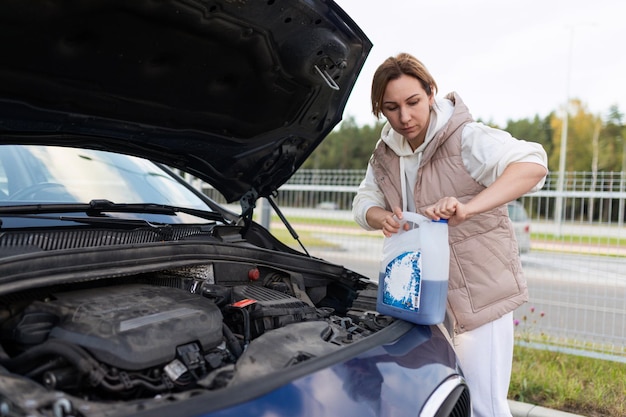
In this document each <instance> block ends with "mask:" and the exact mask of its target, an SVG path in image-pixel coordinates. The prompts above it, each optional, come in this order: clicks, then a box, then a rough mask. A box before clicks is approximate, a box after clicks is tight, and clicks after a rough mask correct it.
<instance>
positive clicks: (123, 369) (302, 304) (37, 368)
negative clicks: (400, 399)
mask: <svg viewBox="0 0 626 417" xmlns="http://www.w3.org/2000/svg"><path fill="white" fill-rule="evenodd" d="M207 271H208V272H207ZM251 271H252V272H251V276H252V279H248V280H246V281H244V282H235V283H229V282H223V283H219V280H216V279H214V278H213V277H212V275H213V266H212V265H208V266H201V267H198V268H194V269H193V270H190V269H189V268H181V269H178V270H172V271H161V272H158V273H150V274H140V275H137V276H132V277H123V278H117V279H109V280H106V281H94V282H91V281H88V282H84V283H81V285H79V286H77V285H76V284H74V285H73V286H72V287H71V289H70V288H69V287H67V286H63V285H58V286H53V287H48V288H40V289H36V290H33V291H31V292H28V293H16V294H12V295H8V296H2V297H1V298H2V299H1V300H0V301H1V303H0V304H1V305H2V307H0V366H2V367H5V368H6V369H7V370H9V371H10V372H12V373H13V374H17V375H21V376H23V377H24V378H26V379H28V380H29V381H34V382H35V383H36V384H38V385H40V386H42V387H44V388H45V389H46V390H57V391H62V392H65V393H69V394H71V395H73V396H76V397H80V398H83V399H88V400H119V399H133V398H135V399H140V398H150V397H153V396H155V395H162V394H166V393H173V392H174V393H175V392H185V391H192V390H197V389H202V390H216V389H220V388H222V387H227V386H232V385H234V384H239V383H243V382H245V381H248V380H250V379H251V378H254V377H255V375H259V374H263V373H265V374H267V373H268V372H271V371H272V370H276V369H282V368H284V367H285V366H289V365H293V364H297V363H299V362H302V361H304V360H307V359H309V358H312V357H318V356H321V355H324V354H325V353H328V352H333V351H336V350H337V349H340V348H341V347H342V346H345V345H348V344H350V343H353V342H354V341H356V340H358V339H359V338H363V337H365V336H367V335H369V334H372V333H373V332H375V331H377V330H379V329H382V328H383V327H385V326H387V325H388V324H389V322H390V320H391V319H390V318H388V317H384V316H379V315H377V314H376V313H375V312H374V310H375V287H371V288H368V287H367V286H366V287H365V288H363V290H362V291H360V292H359V296H357V297H356V299H355V300H354V302H353V303H352V307H351V308H350V310H349V311H346V312H341V314H339V312H337V311H336V310H335V309H334V308H332V307H331V306H330V304H331V303H325V302H318V303H317V305H316V304H314V303H313V301H311V299H310V298H309V296H308V295H307V293H306V292H305V291H303V290H302V288H301V285H299V284H298V279H296V278H294V277H292V276H290V275H289V274H285V273H282V272H280V271H271V270H268V271H263V273H262V274H260V275H264V276H265V278H264V279H259V280H257V279H256V274H257V273H259V271H258V269H255V268H252V269H251ZM207 274H208V275H210V276H211V278H210V279H207V278H206V275H207ZM77 287H78V288H77ZM326 298H328V297H326ZM324 304H329V305H327V306H326V305H324ZM294 333H297V334H301V335H304V336H302V340H301V341H300V342H298V341H293V340H292V339H293V337H291V336H292V335H293V334H294Z"/></svg>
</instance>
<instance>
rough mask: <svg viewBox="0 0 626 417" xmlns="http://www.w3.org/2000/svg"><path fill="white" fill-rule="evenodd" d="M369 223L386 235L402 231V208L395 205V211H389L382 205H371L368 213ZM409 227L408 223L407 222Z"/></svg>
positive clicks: (406, 225) (406, 226)
mask: <svg viewBox="0 0 626 417" xmlns="http://www.w3.org/2000/svg"><path fill="white" fill-rule="evenodd" d="M366 218H367V223H368V224H369V225H370V226H372V227H374V228H376V229H380V230H381V231H382V232H383V235H385V237H390V236H391V235H393V234H396V233H398V231H400V220H402V209H401V208H400V207H395V208H394V209H393V212H391V211H387V210H385V209H383V208H382V207H371V208H370V209H369V210H367V213H366ZM404 225H405V228H406V229H408V224H407V223H405V224H404Z"/></svg>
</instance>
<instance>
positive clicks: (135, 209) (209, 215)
mask: <svg viewBox="0 0 626 417" xmlns="http://www.w3.org/2000/svg"><path fill="white" fill-rule="evenodd" d="M73 212H84V213H85V214H87V215H88V216H93V217H100V216H103V215H104V213H107V212H108V213H146V214H163V215H166V216H175V215H177V213H185V214H189V215H192V216H196V217H199V218H201V219H205V220H214V221H221V222H224V223H228V222H227V221H226V219H224V217H223V216H222V215H221V214H220V213H218V212H214V211H205V210H199V209H192V208H187V207H176V206H169V205H166V204H154V203H129V204H125V203H114V202H112V201H109V200H91V201H90V202H89V203H88V204H84V203H74V204H26V205H19V206H1V207H0V214H13V215H15V214H46V213H73Z"/></svg>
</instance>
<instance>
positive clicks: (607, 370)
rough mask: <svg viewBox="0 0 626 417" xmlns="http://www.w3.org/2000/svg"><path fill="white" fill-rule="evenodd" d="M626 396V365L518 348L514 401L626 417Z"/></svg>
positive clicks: (598, 416)
mask: <svg viewBox="0 0 626 417" xmlns="http://www.w3.org/2000/svg"><path fill="white" fill-rule="evenodd" d="M625 393H626V364H625V363H621V362H613V361H608V360H603V359H595V358H588V357H583V356H576V355H569V354H565V353H561V352H554V351H549V350H541V349H534V348H531V347H523V346H515V351H514V358H513V373H512V377H511V385H510V389H509V398H510V399H512V400H516V401H521V402H526V403H530V404H535V405H539V406H542V407H546V408H551V409H555V410H561V411H567V412H570V413H574V414H580V415H583V416H588V417H605V416H606V417H609V416H610V417H613V416H615V417H617V416H620V417H623V416H626V394H625Z"/></svg>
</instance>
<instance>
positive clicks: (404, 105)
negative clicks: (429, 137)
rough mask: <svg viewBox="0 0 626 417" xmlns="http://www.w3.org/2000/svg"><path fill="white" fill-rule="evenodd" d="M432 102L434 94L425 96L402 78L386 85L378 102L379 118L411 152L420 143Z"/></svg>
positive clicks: (413, 82)
mask: <svg viewBox="0 0 626 417" xmlns="http://www.w3.org/2000/svg"><path fill="white" fill-rule="evenodd" d="M434 99H435V96H434V94H431V95H430V96H429V95H428V93H426V90H424V88H423V87H422V84H421V83H420V82H419V80H418V79H417V78H415V77H411V76H409V75H404V74H403V75H401V76H400V78H398V79H395V80H391V81H389V83H388V84H387V88H386V89H385V94H384V95H383V102H382V112H383V115H384V116H385V118H387V120H388V121H389V123H390V124H391V127H392V128H393V130H395V131H396V132H398V133H399V134H401V135H402V136H404V138H405V139H406V140H407V141H408V142H409V144H410V145H411V148H413V150H415V149H416V148H417V147H418V146H419V145H421V144H422V143H424V139H425V137H426V130H427V129H428V122H429V121H430V107H431V105H432V104H433V102H434Z"/></svg>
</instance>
